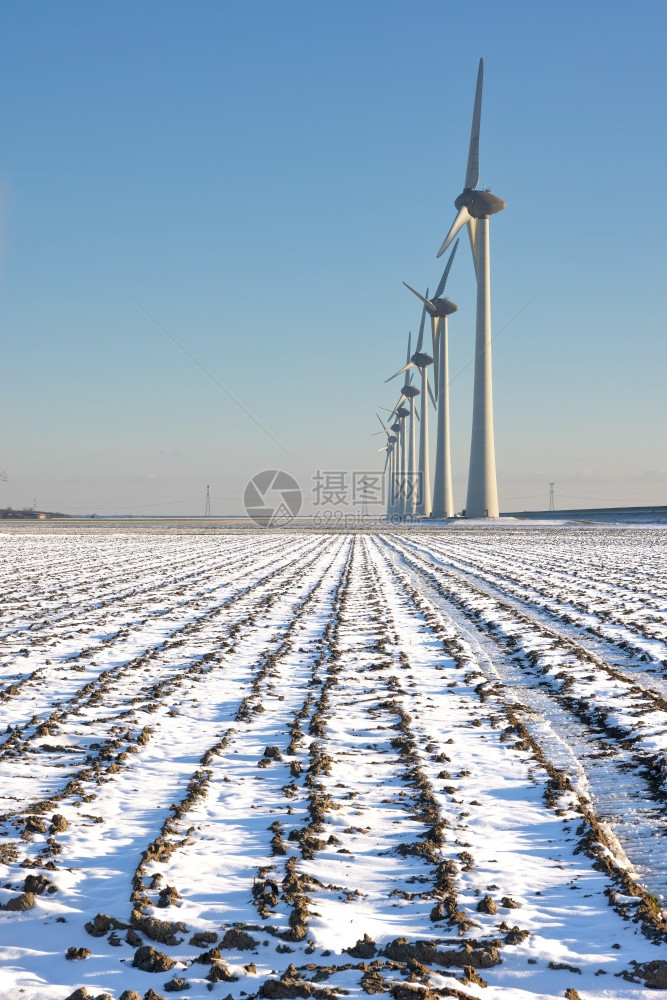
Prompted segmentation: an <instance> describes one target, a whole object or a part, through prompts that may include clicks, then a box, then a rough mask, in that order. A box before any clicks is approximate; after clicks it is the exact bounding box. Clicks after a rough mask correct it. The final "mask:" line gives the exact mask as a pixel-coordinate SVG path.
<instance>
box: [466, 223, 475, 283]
mask: <svg viewBox="0 0 667 1000" xmlns="http://www.w3.org/2000/svg"><path fill="white" fill-rule="evenodd" d="M468 236H469V238H470V249H471V250H472V262H473V264H474V265H475V277H477V219H468Z"/></svg>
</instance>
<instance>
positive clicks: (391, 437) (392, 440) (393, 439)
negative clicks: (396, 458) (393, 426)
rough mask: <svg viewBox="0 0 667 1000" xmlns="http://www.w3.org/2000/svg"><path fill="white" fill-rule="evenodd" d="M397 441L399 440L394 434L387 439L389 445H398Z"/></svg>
mask: <svg viewBox="0 0 667 1000" xmlns="http://www.w3.org/2000/svg"><path fill="white" fill-rule="evenodd" d="M397 440H398V438H396V437H394V435H393V434H390V435H389V437H388V438H387V444H396V442H397Z"/></svg>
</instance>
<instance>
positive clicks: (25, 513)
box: [0, 507, 69, 521]
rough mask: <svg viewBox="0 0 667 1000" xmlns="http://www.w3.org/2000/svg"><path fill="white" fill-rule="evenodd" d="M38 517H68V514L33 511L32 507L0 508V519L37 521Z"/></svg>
mask: <svg viewBox="0 0 667 1000" xmlns="http://www.w3.org/2000/svg"><path fill="white" fill-rule="evenodd" d="M40 515H42V516H43V517H69V514H59V513H58V512H57V511H54V510H33V508H32V507H23V508H22V509H21V510H14V508H13V507H0V519H10V520H15V521H37V520H38V519H39V517H40Z"/></svg>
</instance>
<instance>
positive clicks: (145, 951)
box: [132, 944, 174, 972]
mask: <svg viewBox="0 0 667 1000" xmlns="http://www.w3.org/2000/svg"><path fill="white" fill-rule="evenodd" d="M173 964H174V963H173V961H172V960H171V959H170V958H169V955H165V954H164V953H163V952H161V951H157V950H156V949H155V948H153V947H152V946H151V945H147V944H144V945H142V946H141V947H140V948H137V950H136V951H135V953H134V958H133V959H132V965H133V966H134V967H135V969H142V970H143V971H144V972H169V970H170V969H171V967H172V966H173Z"/></svg>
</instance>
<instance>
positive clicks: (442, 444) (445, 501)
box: [403, 240, 459, 518]
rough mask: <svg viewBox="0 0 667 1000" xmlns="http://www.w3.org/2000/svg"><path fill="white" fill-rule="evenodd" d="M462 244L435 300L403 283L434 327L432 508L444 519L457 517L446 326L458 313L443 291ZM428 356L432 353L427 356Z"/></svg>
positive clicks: (446, 269) (416, 357) (434, 515)
mask: <svg viewBox="0 0 667 1000" xmlns="http://www.w3.org/2000/svg"><path fill="white" fill-rule="evenodd" d="M458 245H459V241H458V240H457V241H456V243H455V244H454V249H453V250H452V252H451V254H450V255H449V260H448V261H447V265H446V267H445V270H444V272H443V275H442V278H441V279H440V284H439V285H438V287H437V288H436V290H435V295H434V296H433V298H432V299H429V298H428V290H427V292H426V297H424V296H423V295H420V294H419V292H417V291H416V290H415V289H414V288H412V286H411V285H408V283H407V282H406V281H404V282H403V284H404V285H405V287H406V288H409V289H410V291H411V292H413V293H414V295H416V296H417V298H418V299H421V300H422V302H423V303H424V313H426V312H428V314H429V315H430V317H431V330H432V335H433V355H434V358H435V397H436V400H437V411H438V416H437V425H436V426H437V432H436V449H435V473H434V486H433V509H432V511H431V517H435V518H443V517H453V516H454V494H453V491H452V459H451V445H450V423H449V344H448V339H449V333H448V329H447V317H448V316H451V314H452V313H454V312H456V310H457V308H458V306H456V305H455V304H454V303H453V302H452V301H451V300H450V299H447V298H442V293H443V292H444V290H445V285H446V284H447V278H448V276H449V272H450V270H451V266H452V261H453V260H454V254H455V253H456V249H457V247H458ZM425 357H427V358H428V357H429V355H425ZM412 360H413V362H414V363H415V364H417V365H418V362H419V358H418V356H417V355H416V354H415V355H413V359H412ZM424 371H425V369H424Z"/></svg>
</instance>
